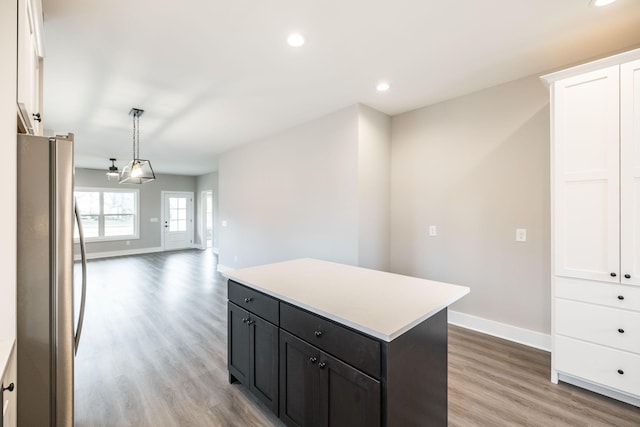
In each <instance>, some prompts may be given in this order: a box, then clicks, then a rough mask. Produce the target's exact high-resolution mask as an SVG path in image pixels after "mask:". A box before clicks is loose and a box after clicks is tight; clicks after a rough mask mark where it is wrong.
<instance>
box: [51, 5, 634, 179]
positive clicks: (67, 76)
mask: <svg viewBox="0 0 640 427" xmlns="http://www.w3.org/2000/svg"><path fill="white" fill-rule="evenodd" d="M43 9H44V37H45V51H46V58H45V67H44V72H45V79H44V86H45V90H44V114H43V117H44V123H45V128H46V129H50V130H52V131H54V132H57V133H66V132H74V133H75V134H76V164H77V165H78V166H81V167H89V168H96V169H106V168H107V166H108V165H109V162H108V158H109V157H116V158H118V162H117V163H118V164H119V166H120V167H122V165H124V164H125V163H126V162H128V161H129V160H130V159H131V150H132V147H131V146H132V142H131V133H132V121H131V118H130V117H129V115H128V113H129V110H130V109H131V107H138V108H142V109H144V110H145V113H144V115H143V116H142V117H141V119H140V147H141V149H140V151H141V153H140V154H141V157H142V158H148V159H150V160H151V161H152V164H153V166H154V169H155V170H156V172H161V173H162V172H164V173H179V174H188V175H199V174H203V173H207V172H210V171H212V170H215V169H216V168H217V155H219V154H220V153H222V152H224V151H226V150H229V149H230V148H232V147H234V146H237V145H240V144H243V143H247V142H251V141H254V140H257V139H260V138H263V137H265V136H269V135H272V134H274V133H277V132H279V131H281V130H283V129H286V128H288V127H292V126H295V125H297V124H300V123H303V122H305V121H308V120H311V119H314V118H316V117H320V116H322V115H324V114H327V113H330V112H332V111H335V110H338V109H340V108H342V107H346V106H349V105H352V104H355V103H358V102H360V103H364V104H367V105H369V106H371V107H373V108H376V109H378V110H380V111H382V112H385V113H387V114H389V115H395V114H398V113H402V112H405V111H409V110H412V109H415V108H419V107H422V106H425V105H429V104H433V103H436V102H439V101H442V100H445V99H449V98H453V97H456V96H460V95H463V94H466V93H470V92H473V91H476V90H479V89H482V88H486V87H490V86H493V85H496V84H499V83H503V82H506V81H510V80H514V79H517V78H520V77H524V76H528V75H531V74H535V73H541V72H544V71H549V70H551V69H556V68H559V67H562V66H564V65H567V64H572V63H575V62H579V61H584V60H585V59H587V58H591V57H594V56H599V55H603V54H606V53H609V52H612V51H620V50H624V49H625V48H629V47H634V46H637V45H638V44H640V0H618V2H617V3H614V4H613V5H611V6H607V7H604V8H595V7H591V6H589V0H484V1H480V0H442V1H435V0H392V1H391V0H314V1H311V0H270V1H263V0H227V1H221V0H181V1H174V0H173V1H172V0H108V1H105V0H43ZM292 31H298V32H301V33H303V34H304V35H305V37H306V38H307V40H308V43H307V44H306V45H305V46H304V47H302V48H297V49H296V48H291V47H289V46H287V45H286V42H285V39H286V37H287V35H288V34H289V33H290V32H292ZM380 80H388V81H389V82H390V83H391V85H392V87H391V90H389V91H388V92H386V93H379V92H377V91H376V90H375V86H376V84H377V83H378V82H379V81H380Z"/></svg>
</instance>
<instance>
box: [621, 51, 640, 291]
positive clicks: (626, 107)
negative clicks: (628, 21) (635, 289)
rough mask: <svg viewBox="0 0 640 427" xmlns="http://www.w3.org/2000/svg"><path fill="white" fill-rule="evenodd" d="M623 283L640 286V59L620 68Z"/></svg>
mask: <svg viewBox="0 0 640 427" xmlns="http://www.w3.org/2000/svg"><path fill="white" fill-rule="evenodd" d="M620 93H621V99H620V105H621V116H620V129H621V135H620V168H621V169H620V180H621V183H620V186H621V193H620V198H621V199H620V206H621V210H620V223H621V228H620V230H621V234H620V248H621V268H620V273H621V276H622V277H621V282H622V283H624V284H633V285H640V60H637V61H633V62H630V63H627V64H624V65H622V66H621V68H620Z"/></svg>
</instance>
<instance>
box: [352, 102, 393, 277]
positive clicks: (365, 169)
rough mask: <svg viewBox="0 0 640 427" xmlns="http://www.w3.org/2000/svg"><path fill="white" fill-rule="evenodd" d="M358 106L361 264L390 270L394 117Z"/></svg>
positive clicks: (359, 243) (359, 258) (359, 257)
mask: <svg viewBox="0 0 640 427" xmlns="http://www.w3.org/2000/svg"><path fill="white" fill-rule="evenodd" d="M358 107H359V108H358V112H359V115H358V132H359V135H358V198H359V200H358V202H359V204H358V209H359V227H360V228H359V230H358V238H359V240H358V251H359V254H358V265H360V266H362V267H367V268H374V269H379V270H388V269H389V221H390V217H389V212H390V209H389V203H390V190H389V178H390V167H391V162H390V159H391V118H390V117H389V116H387V115H386V114H383V113H381V112H379V111H377V110H374V109H373V108H370V107H367V106H365V105H359V106H358Z"/></svg>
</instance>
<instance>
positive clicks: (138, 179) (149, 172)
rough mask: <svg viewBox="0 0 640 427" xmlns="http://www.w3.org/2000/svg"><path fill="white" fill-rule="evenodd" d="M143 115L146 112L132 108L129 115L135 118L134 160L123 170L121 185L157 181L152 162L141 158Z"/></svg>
mask: <svg viewBox="0 0 640 427" xmlns="http://www.w3.org/2000/svg"><path fill="white" fill-rule="evenodd" d="M142 113H144V110H141V109H139V108H132V109H131V111H129V115H130V116H133V160H131V161H130V162H129V163H128V164H127V165H126V166H125V167H124V168H122V174H121V175H120V184H144V183H145V182H149V181H153V180H154V179H156V175H155V174H154V173H153V168H152V167H151V162H150V161H149V160H143V159H141V158H140V130H139V122H140V116H141V115H142Z"/></svg>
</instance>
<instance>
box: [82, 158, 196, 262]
mask: <svg viewBox="0 0 640 427" xmlns="http://www.w3.org/2000/svg"><path fill="white" fill-rule="evenodd" d="M75 187H76V188H79V187H94V188H118V189H123V188H135V189H139V190H140V238H139V239H126V240H114V241H107V242H87V245H86V247H87V254H88V255H91V254H103V253H109V252H112V253H118V252H124V253H127V252H131V251H134V252H135V251H137V252H140V253H143V252H145V251H158V250H159V249H160V248H161V246H162V234H161V233H162V224H161V222H160V219H161V218H162V192H163V191H190V192H193V193H194V196H195V192H196V177H195V176H185V175H170V174H156V179H155V180H154V181H151V182H147V183H145V184H141V185H138V184H119V183H118V181H117V180H112V181H108V180H107V177H106V175H105V171H104V170H95V169H83V168H76V169H75ZM195 206H196V205H195V203H194V219H195V218H197V214H198V212H197V209H195ZM152 218H157V221H156V222H151V219H152ZM195 222H196V221H194V223H195ZM127 242H129V244H128V245H127ZM75 253H76V254H77V253H79V249H78V245H75Z"/></svg>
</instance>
